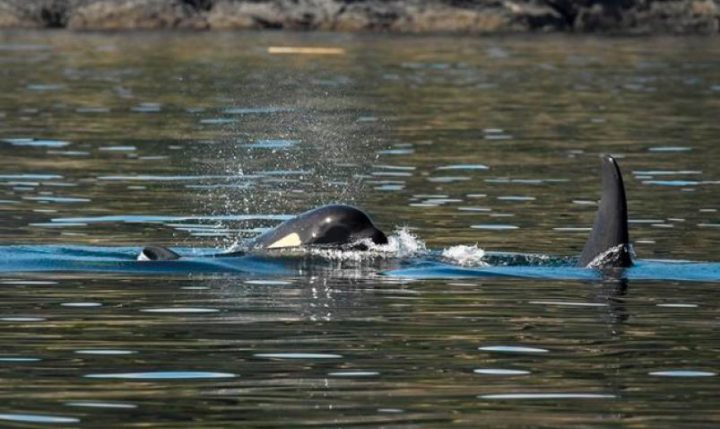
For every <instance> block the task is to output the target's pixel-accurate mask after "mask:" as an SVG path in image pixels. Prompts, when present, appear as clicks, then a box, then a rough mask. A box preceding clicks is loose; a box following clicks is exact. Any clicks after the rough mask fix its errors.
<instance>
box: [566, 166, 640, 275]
mask: <svg viewBox="0 0 720 429" xmlns="http://www.w3.org/2000/svg"><path fill="white" fill-rule="evenodd" d="M601 174H602V198H601V199H600V206H599V207H598V211H597V214H596V215H595V222H594V223H593V227H592V232H591V233H590V238H589V239H588V241H587V242H586V243H585V247H584V248H583V251H582V253H581V254H580V259H579V261H578V266H581V267H590V268H613V267H617V268H621V267H629V266H631V265H632V258H631V257H630V240H629V235H628V221H627V201H626V199H625V186H624V184H623V178H622V173H620V167H619V166H618V164H617V161H615V158H613V157H612V156H610V155H605V156H603V158H602V167H601Z"/></svg>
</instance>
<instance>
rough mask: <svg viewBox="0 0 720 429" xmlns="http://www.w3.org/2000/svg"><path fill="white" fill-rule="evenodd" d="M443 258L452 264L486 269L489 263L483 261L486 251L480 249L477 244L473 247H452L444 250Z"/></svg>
mask: <svg viewBox="0 0 720 429" xmlns="http://www.w3.org/2000/svg"><path fill="white" fill-rule="evenodd" d="M442 257H443V258H444V259H446V260H448V262H450V263H454V264H457V265H461V266H465V267H467V266H471V267H486V266H488V263H487V262H485V261H483V258H484V257H485V250H483V249H481V248H480V247H478V245H477V244H474V245H472V246H464V245H459V246H452V247H448V248H447V249H443V251H442Z"/></svg>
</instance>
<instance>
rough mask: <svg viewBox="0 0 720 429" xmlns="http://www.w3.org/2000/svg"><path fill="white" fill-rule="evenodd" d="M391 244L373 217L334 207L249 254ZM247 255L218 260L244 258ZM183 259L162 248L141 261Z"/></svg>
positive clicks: (256, 242) (263, 240)
mask: <svg viewBox="0 0 720 429" xmlns="http://www.w3.org/2000/svg"><path fill="white" fill-rule="evenodd" d="M366 240H369V241H371V242H372V243H374V244H387V242H388V239H387V236H386V235H385V233H383V232H382V231H381V230H380V229H379V228H378V227H377V226H375V224H374V223H373V221H372V219H370V216H368V215H367V214H366V213H365V212H363V211H362V210H360V209H358V208H357V207H353V206H348V205H343V204H331V205H327V206H322V207H318V208H315V209H313V210H309V211H307V212H305V213H302V214H300V215H298V216H296V217H294V218H292V219H289V220H287V221H285V222H283V223H281V224H280V225H278V226H277V227H275V228H273V229H271V230H270V231H267V232H265V233H263V234H262V235H260V236H259V237H257V238H255V239H253V240H252V241H251V242H250V243H249V244H248V245H247V251H250V252H252V251H262V250H272V249H284V248H292V247H300V246H313V247H332V248H336V249H348V250H366V249H367V244H369V243H367V241H366ZM247 251H241V252H232V253H220V254H218V255H215V256H223V257H228V256H242V255H244V254H246V252H247ZM179 258H180V255H179V254H177V253H175V252H173V251H172V250H170V249H168V248H166V247H161V246H148V247H146V248H144V249H143V250H142V252H141V253H140V255H139V256H138V260H141V261H170V260H174V259H179Z"/></svg>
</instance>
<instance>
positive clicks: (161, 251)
mask: <svg viewBox="0 0 720 429" xmlns="http://www.w3.org/2000/svg"><path fill="white" fill-rule="evenodd" d="M176 259H180V255H178V254H177V253H175V252H173V251H172V250H170V249H168V248H167V247H162V246H147V247H146V248H144V249H143V250H142V252H140V254H139V255H138V257H137V260H138V261H174V260H176Z"/></svg>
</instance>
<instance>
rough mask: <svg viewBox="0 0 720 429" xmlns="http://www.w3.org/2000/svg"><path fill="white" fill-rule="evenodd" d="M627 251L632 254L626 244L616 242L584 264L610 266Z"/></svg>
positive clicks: (591, 266) (600, 266)
mask: <svg viewBox="0 0 720 429" xmlns="http://www.w3.org/2000/svg"><path fill="white" fill-rule="evenodd" d="M629 252H630V254H631V255H632V251H631V250H630V249H629V248H628V246H627V245H625V244H618V245H617V246H614V247H611V248H609V249H607V250H606V251H604V252H602V253H600V254H598V255H597V256H596V257H594V258H593V260H592V261H590V262H589V263H588V264H587V265H586V266H585V268H603V267H607V266H612V265H613V264H614V263H615V262H618V261H620V259H621V258H622V257H623V256H624V255H625V254H626V253H629Z"/></svg>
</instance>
